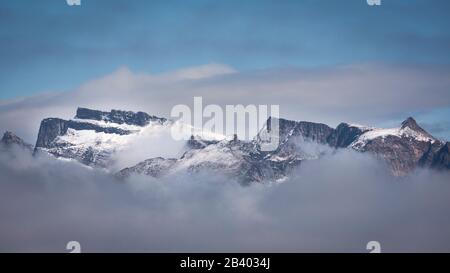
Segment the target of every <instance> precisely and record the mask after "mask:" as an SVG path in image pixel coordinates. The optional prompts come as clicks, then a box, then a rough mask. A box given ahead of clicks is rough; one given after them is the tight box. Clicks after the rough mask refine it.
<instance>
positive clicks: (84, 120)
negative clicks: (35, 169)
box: [35, 107, 168, 167]
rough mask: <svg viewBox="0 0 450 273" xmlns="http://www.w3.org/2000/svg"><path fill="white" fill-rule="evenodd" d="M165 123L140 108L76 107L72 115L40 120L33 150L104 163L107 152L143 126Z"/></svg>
mask: <svg viewBox="0 0 450 273" xmlns="http://www.w3.org/2000/svg"><path fill="white" fill-rule="evenodd" d="M167 123H168V122H167V119H165V118H159V117H156V116H150V115H149V114H147V113H144V112H132V111H122V110H111V111H110V112H104V111H99V110H92V109H88V108H82V107H79V108H78V109H77V112H76V115H75V118H74V119H71V120H64V119H60V118H46V119H44V120H42V122H41V125H40V128H39V133H38V139H37V141H36V149H35V151H36V152H38V151H45V152H47V153H50V154H53V155H55V156H57V157H64V158H71V159H76V160H78V161H80V162H82V163H84V164H86V165H95V166H101V167H107V166H108V164H109V163H110V162H109V160H110V157H111V155H112V154H113V153H115V152H116V151H117V150H120V149H121V148H122V147H124V146H126V145H127V143H128V142H129V139H130V138H132V136H133V135H135V134H137V133H139V132H141V131H142V130H144V129H145V128H147V127H151V126H165V125H166V124H167Z"/></svg>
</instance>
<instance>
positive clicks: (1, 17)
mask: <svg viewBox="0 0 450 273" xmlns="http://www.w3.org/2000/svg"><path fill="white" fill-rule="evenodd" d="M449 10H450V1H446V0H441V1H439V0H432V1H430V0H383V1H382V5H381V6H379V7H371V6H368V5H367V4H366V1H365V0H345V1H338V0H333V1H329V0H323V1H321V0H304V1H301V0H295V1H287V0H284V1H264V0H246V1H235V0H227V1H213V0H208V1H206V0H190V1H168V0H164V1H154V0H152V1H147V0H134V1H128V0H82V5H81V6H79V7H71V6H68V5H67V4H66V1H65V0H39V1H28V0H14V1H12V0H0V39H1V43H0V60H1V61H0V90H1V91H0V92H1V93H0V99H9V98H15V97H21V96H27V95H33V94H36V93H38V92H43V91H64V90H70V89H72V88H74V87H76V86H78V85H80V84H81V83H83V82H85V81H86V80H89V79H93V78H96V77H99V76H102V75H104V74H107V73H110V72H111V71H114V70H116V69H117V68H118V67H121V66H127V67H129V68H130V69H132V70H134V71H142V72H151V73H156V72H161V71H168V70H172V69H177V68H182V67H187V66H193V65H199V64H205V63H223V64H227V65H230V66H232V67H234V68H236V69H237V70H239V71H249V70H256V69H267V68H280V67H285V66H296V67H318V66H320V67H324V66H335V65H339V64H354V63H374V62H375V63H401V64H409V63H412V64H417V63H418V64H448V63H449V62H450V54H449V52H448V48H450V30H449V28H450V16H448V11H449Z"/></svg>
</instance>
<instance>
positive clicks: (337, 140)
mask: <svg viewBox="0 0 450 273" xmlns="http://www.w3.org/2000/svg"><path fill="white" fill-rule="evenodd" d="M368 130H370V129H368V128H363V127H358V126H352V125H349V124H347V123H341V124H339V125H338V127H336V129H335V130H334V132H333V133H332V134H331V136H330V137H329V138H328V144H329V145H330V146H331V147H336V148H346V147H348V146H349V145H350V144H351V143H352V142H354V141H355V140H357V139H358V137H359V136H361V135H362V134H363V133H365V132H367V131H368Z"/></svg>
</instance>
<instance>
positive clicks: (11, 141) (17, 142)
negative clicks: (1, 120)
mask: <svg viewBox="0 0 450 273" xmlns="http://www.w3.org/2000/svg"><path fill="white" fill-rule="evenodd" d="M0 147H1V148H3V149H8V148H11V147H19V148H22V149H25V150H28V151H32V150H33V146H32V145H30V144H28V143H26V142H25V141H23V140H22V139H21V138H20V137H18V136H16V135H15V134H14V133H12V132H9V131H6V132H5V133H4V134H3V137H2V139H1V140H0Z"/></svg>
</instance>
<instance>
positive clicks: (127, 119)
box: [75, 107, 167, 126]
mask: <svg viewBox="0 0 450 273" xmlns="http://www.w3.org/2000/svg"><path fill="white" fill-rule="evenodd" d="M75 118H78V119H92V120H98V121H106V122H113V123H117V124H124V123H125V124H128V125H137V126H146V125H148V124H149V122H150V121H156V122H159V123H161V124H163V123H164V122H166V121H167V120H166V119H165V118H159V117H155V116H150V115H149V114H147V113H144V112H136V113H135V112H131V111H121V110H111V112H103V111H98V110H91V109H88V108H81V107H80V108H78V109H77V114H76V116H75Z"/></svg>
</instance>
